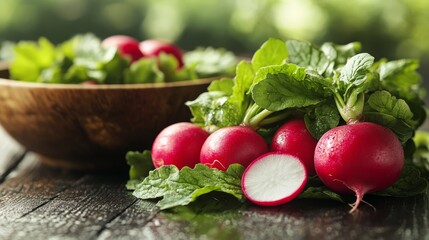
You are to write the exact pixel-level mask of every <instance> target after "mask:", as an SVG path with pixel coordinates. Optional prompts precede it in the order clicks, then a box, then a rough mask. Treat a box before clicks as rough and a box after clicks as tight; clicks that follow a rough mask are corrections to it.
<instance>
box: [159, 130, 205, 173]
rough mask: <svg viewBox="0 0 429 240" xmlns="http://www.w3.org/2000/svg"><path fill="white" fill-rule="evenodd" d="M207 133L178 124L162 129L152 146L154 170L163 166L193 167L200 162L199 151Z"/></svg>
mask: <svg viewBox="0 0 429 240" xmlns="http://www.w3.org/2000/svg"><path fill="white" fill-rule="evenodd" d="M208 136H209V133H208V132H206V131H205V130H204V129H202V128H200V127H198V126H196V125H194V124H192V123H189V122H180V123H175V124H173V125H170V126H168V127H166V128H165V129H163V130H162V131H161V132H160V133H159V134H158V136H157V137H156V138H155V141H154V142H153V145H152V161H153V165H154V166H155V167H156V168H159V167H161V166H164V165H175V166H176V167H177V168H179V169H181V168H183V167H184V166H188V167H191V168H192V167H194V166H195V164H197V163H199V162H200V150H201V146H202V145H203V143H204V141H205V140H206V139H207V137H208Z"/></svg>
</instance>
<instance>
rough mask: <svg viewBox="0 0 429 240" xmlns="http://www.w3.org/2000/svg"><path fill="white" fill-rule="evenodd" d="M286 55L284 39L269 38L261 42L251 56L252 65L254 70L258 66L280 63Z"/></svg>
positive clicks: (257, 68) (258, 67)
mask: <svg viewBox="0 0 429 240" xmlns="http://www.w3.org/2000/svg"><path fill="white" fill-rule="evenodd" d="M287 57H288V51H287V49H286V44H285V42H284V41H282V40H280V39H276V38H270V39H268V40H267V41H266V42H264V43H263V44H262V46H261V47H260V48H259V49H258V50H257V51H256V52H255V54H254V55H253V57H252V66H253V69H254V70H255V71H257V70H259V69H260V68H263V67H266V66H271V65H280V64H282V63H283V62H284V61H285V60H286V58H287Z"/></svg>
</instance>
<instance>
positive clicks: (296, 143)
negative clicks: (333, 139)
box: [270, 119, 317, 176]
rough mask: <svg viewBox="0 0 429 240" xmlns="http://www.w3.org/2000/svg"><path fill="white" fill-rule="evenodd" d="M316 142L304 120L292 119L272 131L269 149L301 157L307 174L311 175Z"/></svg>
mask: <svg viewBox="0 0 429 240" xmlns="http://www.w3.org/2000/svg"><path fill="white" fill-rule="evenodd" d="M316 144H317V140H316V139H315V138H313V136H311V134H310V132H309V131H308V130H307V127H306V126H305V122H304V120H303V119H292V120H290V121H288V122H286V123H284V124H283V125H282V126H281V127H280V128H279V129H277V131H276V132H275V133H274V136H273V139H272V141H271V148H270V150H271V151H274V152H277V151H279V152H284V153H287V154H290V155H292V156H295V157H297V158H299V159H301V161H302V162H303V163H304V165H305V167H306V169H307V173H308V175H309V176H313V175H315V174H316V170H314V149H315V148H316Z"/></svg>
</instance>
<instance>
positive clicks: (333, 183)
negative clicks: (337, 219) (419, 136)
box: [314, 122, 404, 212]
mask: <svg viewBox="0 0 429 240" xmlns="http://www.w3.org/2000/svg"><path fill="white" fill-rule="evenodd" d="M314 164H315V169H316V172H317V175H318V176H319V177H320V179H321V180H322V182H323V183H324V184H325V185H326V186H328V187H329V188H331V189H332V190H334V191H336V192H338V193H353V192H354V193H355V194H356V202H355V203H354V204H353V208H352V209H351V211H350V212H353V211H355V210H356V209H357V208H358V206H359V203H360V202H362V198H363V196H364V195H365V194H366V193H369V192H376V191H380V190H383V189H385V188H387V187H389V186H391V185H392V184H393V183H395V182H396V181H397V180H398V179H399V177H400V175H401V171H402V168H403V165H404V151H403V148H402V145H401V143H400V142H399V140H398V138H397V137H396V135H395V134H394V133H393V132H391V131H390V130H389V129H387V128H384V127H382V126H380V125H377V124H374V123H370V122H361V123H355V124H349V125H343V126H339V127H335V128H333V129H331V130H329V131H328V132H326V133H325V134H324V135H323V136H322V137H321V138H320V140H319V142H318V143H317V146H316V150H315V154H314Z"/></svg>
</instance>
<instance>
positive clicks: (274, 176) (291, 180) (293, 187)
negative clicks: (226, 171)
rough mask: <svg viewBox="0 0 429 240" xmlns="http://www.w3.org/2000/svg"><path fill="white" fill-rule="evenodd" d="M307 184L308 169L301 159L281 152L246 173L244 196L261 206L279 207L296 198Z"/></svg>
mask: <svg viewBox="0 0 429 240" xmlns="http://www.w3.org/2000/svg"><path fill="white" fill-rule="evenodd" d="M306 183H307V170H306V169H305V166H304V164H303V163H302V162H301V160H299V159H298V158H296V157H294V156H292V155H289V154H285V153H278V152H270V153H266V154H264V155H262V156H260V157H258V158H257V159H256V160H254V161H253V162H252V163H251V164H250V165H249V166H248V167H247V168H246V170H245V171H244V173H243V177H242V179H241V187H242V189H243V193H244V195H245V196H246V197H247V198H248V199H249V200H250V201H251V202H253V203H255V204H258V205H261V206H277V205H281V204H284V203H286V202H289V201H291V200H292V199H294V198H295V197H297V196H298V195H299V194H300V193H301V192H302V191H303V190H304V187H305V184H306Z"/></svg>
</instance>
